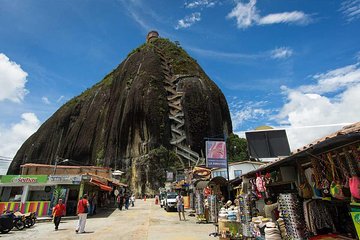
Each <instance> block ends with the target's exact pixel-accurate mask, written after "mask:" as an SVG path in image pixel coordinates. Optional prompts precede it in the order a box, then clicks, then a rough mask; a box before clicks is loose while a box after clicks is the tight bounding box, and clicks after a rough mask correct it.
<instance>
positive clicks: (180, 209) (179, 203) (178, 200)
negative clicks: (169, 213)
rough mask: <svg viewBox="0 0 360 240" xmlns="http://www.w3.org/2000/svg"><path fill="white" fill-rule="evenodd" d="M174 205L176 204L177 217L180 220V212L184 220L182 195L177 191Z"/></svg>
mask: <svg viewBox="0 0 360 240" xmlns="http://www.w3.org/2000/svg"><path fill="white" fill-rule="evenodd" d="M176 205H177V211H178V213H179V219H180V221H181V212H182V215H183V218H184V221H186V220H185V211H184V197H183V196H181V194H180V192H179V193H178V195H177V197H176Z"/></svg>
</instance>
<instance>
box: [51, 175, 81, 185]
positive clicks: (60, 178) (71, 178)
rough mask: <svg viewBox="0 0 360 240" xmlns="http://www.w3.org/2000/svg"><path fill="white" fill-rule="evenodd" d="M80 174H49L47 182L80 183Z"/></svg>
mask: <svg viewBox="0 0 360 240" xmlns="http://www.w3.org/2000/svg"><path fill="white" fill-rule="evenodd" d="M80 182H81V175H50V176H49V183H56V184H80Z"/></svg>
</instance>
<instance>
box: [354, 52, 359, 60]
mask: <svg viewBox="0 0 360 240" xmlns="http://www.w3.org/2000/svg"><path fill="white" fill-rule="evenodd" d="M355 59H356V60H357V61H358V62H360V51H358V52H357V53H356V54H355Z"/></svg>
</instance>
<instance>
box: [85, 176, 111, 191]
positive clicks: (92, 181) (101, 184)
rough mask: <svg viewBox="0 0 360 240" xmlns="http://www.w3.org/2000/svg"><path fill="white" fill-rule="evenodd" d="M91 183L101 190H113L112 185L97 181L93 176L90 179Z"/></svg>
mask: <svg viewBox="0 0 360 240" xmlns="http://www.w3.org/2000/svg"><path fill="white" fill-rule="evenodd" d="M89 183H91V184H92V185H95V186H98V187H99V188H100V189H101V190H104V191H108V192H111V191H112V190H113V189H112V187H109V186H107V185H105V184H103V183H102V182H100V181H97V180H95V179H93V178H91V179H90V182H89Z"/></svg>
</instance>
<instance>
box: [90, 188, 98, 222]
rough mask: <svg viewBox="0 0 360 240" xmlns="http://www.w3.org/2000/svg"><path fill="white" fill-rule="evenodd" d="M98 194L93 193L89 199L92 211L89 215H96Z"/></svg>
mask: <svg viewBox="0 0 360 240" xmlns="http://www.w3.org/2000/svg"><path fill="white" fill-rule="evenodd" d="M96 198H97V197H96V194H95V193H93V194H92V196H91V197H90V199H89V204H90V212H89V215H90V216H92V215H95V214H96V204H97V199H96Z"/></svg>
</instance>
